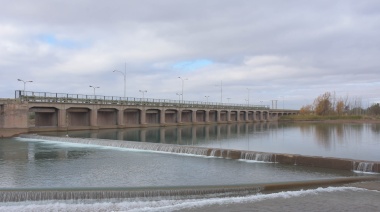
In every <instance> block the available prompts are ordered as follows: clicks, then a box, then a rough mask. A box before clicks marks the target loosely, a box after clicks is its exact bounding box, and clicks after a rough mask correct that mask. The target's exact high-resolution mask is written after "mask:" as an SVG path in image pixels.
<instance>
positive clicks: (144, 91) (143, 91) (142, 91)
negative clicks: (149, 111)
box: [139, 90, 148, 101]
mask: <svg viewBox="0 0 380 212" xmlns="http://www.w3.org/2000/svg"><path fill="white" fill-rule="evenodd" d="M139 92H141V93H142V96H143V98H142V100H143V101H144V93H146V92H148V91H147V90H139Z"/></svg>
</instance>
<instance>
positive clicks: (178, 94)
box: [176, 93, 182, 102]
mask: <svg viewBox="0 0 380 212" xmlns="http://www.w3.org/2000/svg"><path fill="white" fill-rule="evenodd" d="M176 95H177V96H178V102H181V96H182V94H181V93H176Z"/></svg>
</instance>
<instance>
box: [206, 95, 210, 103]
mask: <svg viewBox="0 0 380 212" xmlns="http://www.w3.org/2000/svg"><path fill="white" fill-rule="evenodd" d="M205 97H206V102H207V104H208V98H209V97H210V96H205Z"/></svg>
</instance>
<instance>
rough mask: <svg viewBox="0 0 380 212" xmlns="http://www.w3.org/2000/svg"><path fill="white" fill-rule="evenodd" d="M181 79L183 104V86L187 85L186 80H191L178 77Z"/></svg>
mask: <svg viewBox="0 0 380 212" xmlns="http://www.w3.org/2000/svg"><path fill="white" fill-rule="evenodd" d="M178 78H179V79H181V80H182V93H181V95H182V102H183V86H184V84H185V80H189V79H187V78H186V79H184V78H182V77H178Z"/></svg>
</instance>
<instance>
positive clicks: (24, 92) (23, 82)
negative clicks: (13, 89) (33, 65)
mask: <svg viewBox="0 0 380 212" xmlns="http://www.w3.org/2000/svg"><path fill="white" fill-rule="evenodd" d="M17 81H20V82H23V83H24V95H25V84H26V83H28V82H33V81H31V80H29V81H25V80H22V79H17Z"/></svg>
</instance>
